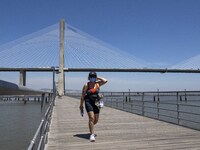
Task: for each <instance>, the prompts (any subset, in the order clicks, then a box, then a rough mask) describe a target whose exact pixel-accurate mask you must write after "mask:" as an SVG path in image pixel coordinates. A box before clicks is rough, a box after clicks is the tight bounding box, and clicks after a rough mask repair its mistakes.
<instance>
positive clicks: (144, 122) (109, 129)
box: [46, 97, 200, 150]
mask: <svg viewBox="0 0 200 150" xmlns="http://www.w3.org/2000/svg"><path fill="white" fill-rule="evenodd" d="M95 133H96V134H97V137H96V142H90V141H89V131H88V117H87V114H86V113H85V114H84V117H81V116H80V113H79V100H76V99H74V98H70V97H63V98H62V99H56V106H55V107H54V110H53V118H52V123H51V127H50V133H49V139H48V144H47V145H46V149H48V150H55V149H56V150H59V149H62V150H63V149H67V150H78V149H81V150H84V149H85V150H88V149H89V150H90V149H94V150H103V149H109V150H110V149H115V150H116V149H120V150H121V149H123V150H125V149H131V150H132V149H137V150H138V149H142V150H155V149H162V150H171V149H187V150H194V149H195V150H198V149H200V142H199V139H200V131H197V130H192V129H188V128H185V127H181V126H177V125H173V124H170V123H166V122H162V121H158V120H154V119H150V118H146V117H142V116H139V115H135V114H131V113H127V112H123V111H120V110H116V109H112V108H109V107H104V108H103V109H102V110H101V113H100V120H99V122H98V124H97V125H96V126H95Z"/></svg>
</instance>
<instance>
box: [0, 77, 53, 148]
mask: <svg viewBox="0 0 200 150" xmlns="http://www.w3.org/2000/svg"><path fill="white" fill-rule="evenodd" d="M55 94H56V93H55V89H54V90H53V93H51V92H47V91H42V90H35V89H30V88H27V87H25V86H20V85H17V84H15V83H11V82H7V81H3V80H0V95H1V97H0V99H1V100H5V99H10V98H15V99H16V98H17V99H18V100H19V98H26V97H29V96H31V97H33V95H34V96H35V97H41V112H43V110H44V102H45V100H46V102H48V103H49V106H48V108H47V110H46V112H45V114H44V116H43V119H42V120H41V122H40V124H39V127H38V129H37V131H36V133H35V135H34V137H33V139H32V140H31V142H30V145H29V147H28V150H33V149H36V148H37V150H41V149H44V147H45V144H46V143H47V140H48V131H49V126H50V122H51V115H52V111H53V106H54V104H55V96H56V95H55ZM25 95H26V96H25ZM24 100H25V99H24ZM25 101H26V100H25Z"/></svg>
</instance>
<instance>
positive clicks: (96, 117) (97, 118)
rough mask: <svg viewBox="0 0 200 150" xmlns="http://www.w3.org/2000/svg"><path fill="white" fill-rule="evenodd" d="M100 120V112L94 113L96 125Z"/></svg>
mask: <svg viewBox="0 0 200 150" xmlns="http://www.w3.org/2000/svg"><path fill="white" fill-rule="evenodd" d="M98 120H99V114H94V125H95V124H97V122H98Z"/></svg>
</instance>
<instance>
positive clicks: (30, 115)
mask: <svg viewBox="0 0 200 150" xmlns="http://www.w3.org/2000/svg"><path fill="white" fill-rule="evenodd" d="M43 114H44V110H43V111H42V112H41V103H40V102H34V101H28V102H27V103H26V104H24V103H23V101H5V102H4V101H0V135H1V136H0V150H25V149H27V148H28V146H29V144H30V141H31V140H32V138H33V136H34V134H35V132H36V130H37V128H38V126H39V123H40V121H41V118H42V115H43Z"/></svg>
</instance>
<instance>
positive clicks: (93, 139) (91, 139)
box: [90, 134, 95, 142]
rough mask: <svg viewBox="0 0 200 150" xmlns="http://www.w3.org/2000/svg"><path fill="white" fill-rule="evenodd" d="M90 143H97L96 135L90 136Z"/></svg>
mask: <svg viewBox="0 0 200 150" xmlns="http://www.w3.org/2000/svg"><path fill="white" fill-rule="evenodd" d="M90 142H95V135H94V134H91V135H90Z"/></svg>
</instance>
